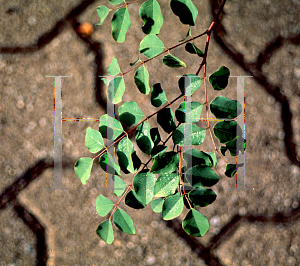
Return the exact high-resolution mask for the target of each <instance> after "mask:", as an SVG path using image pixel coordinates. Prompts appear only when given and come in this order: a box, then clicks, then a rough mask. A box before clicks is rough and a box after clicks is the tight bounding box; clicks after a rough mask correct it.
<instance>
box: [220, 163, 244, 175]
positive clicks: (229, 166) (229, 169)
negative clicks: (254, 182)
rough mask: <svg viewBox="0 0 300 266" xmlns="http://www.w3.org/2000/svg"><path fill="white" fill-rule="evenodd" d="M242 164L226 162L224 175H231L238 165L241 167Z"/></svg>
mask: <svg viewBox="0 0 300 266" xmlns="http://www.w3.org/2000/svg"><path fill="white" fill-rule="evenodd" d="M242 166H244V164H243V163H240V164H231V163H228V164H226V171H225V175H226V176H228V177H233V176H234V175H235V174H236V172H237V169H238V168H239V167H242Z"/></svg>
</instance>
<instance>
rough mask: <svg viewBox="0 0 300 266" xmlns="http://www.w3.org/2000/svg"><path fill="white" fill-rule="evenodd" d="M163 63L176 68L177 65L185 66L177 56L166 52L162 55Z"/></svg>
mask: <svg viewBox="0 0 300 266" xmlns="http://www.w3.org/2000/svg"><path fill="white" fill-rule="evenodd" d="M162 61H163V63H164V64H165V65H166V66H168V67H173V68H178V67H186V64H185V63H184V62H183V61H181V60H180V59H179V58H178V57H176V56H174V55H171V54H168V55H166V56H164V57H163V59H162Z"/></svg>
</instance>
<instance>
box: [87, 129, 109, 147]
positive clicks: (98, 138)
mask: <svg viewBox="0 0 300 266" xmlns="http://www.w3.org/2000/svg"><path fill="white" fill-rule="evenodd" d="M85 146H86V147H87V148H88V150H89V151H90V152H92V153H95V152H98V151H100V150H101V149H102V148H104V142H103V138H102V135H101V133H100V132H99V131H97V130H95V129H92V128H91V127H88V128H87V129H86V134H85Z"/></svg>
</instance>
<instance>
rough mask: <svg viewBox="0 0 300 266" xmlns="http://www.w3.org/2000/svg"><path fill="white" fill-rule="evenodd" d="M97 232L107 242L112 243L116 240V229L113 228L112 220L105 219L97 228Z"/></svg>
mask: <svg viewBox="0 0 300 266" xmlns="http://www.w3.org/2000/svg"><path fill="white" fill-rule="evenodd" d="M96 233H97V235H98V236H100V237H101V238H102V239H103V240H104V241H105V242H106V243H107V244H111V243H112V242H113V241H114V231H113V228H112V224H111V221H110V220H109V219H108V220H105V221H104V222H102V223H101V224H100V225H99V226H98V228H97V230H96Z"/></svg>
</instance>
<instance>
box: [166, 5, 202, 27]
mask: <svg viewBox="0 0 300 266" xmlns="http://www.w3.org/2000/svg"><path fill="white" fill-rule="evenodd" d="M171 9H172V11H173V13H174V14H175V15H176V16H178V17H179V19H180V21H181V23H182V24H189V25H191V26H195V21H196V18H197V15H198V9H197V7H196V6H195V5H194V4H193V3H192V1H191V0H171Z"/></svg>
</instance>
